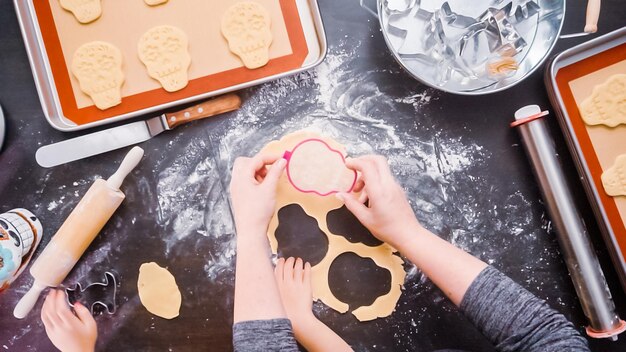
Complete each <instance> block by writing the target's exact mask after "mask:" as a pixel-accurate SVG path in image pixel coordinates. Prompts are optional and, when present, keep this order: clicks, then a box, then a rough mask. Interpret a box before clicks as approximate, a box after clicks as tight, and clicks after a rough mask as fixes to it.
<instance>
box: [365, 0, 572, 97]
mask: <svg viewBox="0 0 626 352" xmlns="http://www.w3.org/2000/svg"><path fill="white" fill-rule="evenodd" d="M361 6H363V7H365V8H366V9H367V10H368V11H369V12H370V13H372V14H374V15H375V16H376V17H378V19H379V21H380V26H381V29H382V33H383V37H384V38H385V42H386V43H387V46H388V47H389V49H390V51H391V53H392V55H393V56H394V58H395V59H396V60H397V61H398V62H399V63H400V65H401V66H402V67H403V68H404V69H406V71H407V72H409V74H411V75H412V76H413V77H414V78H416V79H417V80H418V81H420V82H422V83H424V84H426V85H428V86H431V87H433V88H436V89H440V90H443V91H446V92H450V93H455V94H463V95H480V94H488V93H494V92H498V91H501V90H504V89H506V88H509V87H512V86H514V85H516V84H518V83H519V82H521V81H522V80H523V79H524V78H526V77H527V76H529V75H530V74H531V73H533V72H534V71H535V70H536V69H538V68H539V66H540V65H541V64H542V63H543V62H544V60H545V59H546V58H547V57H548V54H549V52H550V51H551V50H552V48H553V47H554V45H555V44H556V41H557V40H558V38H559V33H560V31H561V27H562V25H563V17H564V13H565V1H564V0H508V1H506V0H475V1H465V0H448V1H437V0H430V1H427V0H378V1H376V0H361ZM493 67H496V68H497V69H495V70H494V69H493Z"/></svg>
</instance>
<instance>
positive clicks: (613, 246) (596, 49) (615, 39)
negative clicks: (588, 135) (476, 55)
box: [545, 27, 626, 292]
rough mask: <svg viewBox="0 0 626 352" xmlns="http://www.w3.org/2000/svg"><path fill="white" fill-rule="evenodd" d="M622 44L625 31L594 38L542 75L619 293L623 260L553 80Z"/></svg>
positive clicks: (625, 279)
mask: <svg viewBox="0 0 626 352" xmlns="http://www.w3.org/2000/svg"><path fill="white" fill-rule="evenodd" d="M625 42H626V27H623V28H621V29H618V30H616V31H613V32H611V33H608V34H606V35H604V36H601V37H598V38H595V39H593V40H590V41H588V42H585V43H583V44H580V45H578V46H575V47H573V48H570V49H568V50H566V51H564V52H562V53H560V54H558V55H557V56H556V57H554V58H553V59H552V61H551V62H550V64H549V66H548V67H547V69H546V72H545V83H546V87H547V88H548V93H549V96H550V101H551V103H552V105H553V107H554V108H555V109H556V110H557V114H558V116H559V119H558V121H559V124H560V125H561V130H562V131H563V135H564V136H565V138H566V140H567V142H568V143H567V144H568V147H569V150H570V154H571V155H572V158H573V159H574V162H575V164H576V168H577V169H578V173H579V174H580V176H581V179H582V181H583V182H582V183H583V186H584V188H585V191H586V193H587V198H588V200H589V203H590V204H591V206H592V209H593V211H594V215H595V218H596V220H597V222H598V226H599V227H600V232H601V233H602V237H603V239H604V242H605V244H606V245H607V247H609V253H610V255H611V259H612V261H613V264H614V266H615V268H616V269H617V272H618V275H619V277H620V281H621V284H622V288H623V290H624V291H625V292H626V260H625V258H624V255H623V253H622V251H626V248H621V247H620V245H619V243H618V240H617V238H616V235H615V231H614V230H613V228H612V226H611V221H610V219H609V217H608V215H607V213H606V210H605V205H604V204H603V203H602V201H601V200H600V199H601V198H600V194H599V191H598V189H597V187H596V185H595V182H594V181H593V176H592V174H591V170H589V167H588V165H587V160H586V158H585V154H584V153H583V150H582V147H581V145H580V143H579V142H578V138H577V136H576V134H575V131H574V128H573V126H572V124H571V118H570V116H569V113H568V112H567V108H566V107H565V103H564V101H563V97H562V95H561V92H560V89H559V86H558V83H557V79H556V76H557V74H558V72H559V70H561V69H563V68H565V67H567V66H569V65H572V64H574V63H576V62H579V61H581V60H584V59H587V58H589V57H592V56H594V55H597V54H599V53H601V52H604V51H607V50H610V49H612V48H615V47H617V46H619V45H622V44H624V43H625Z"/></svg>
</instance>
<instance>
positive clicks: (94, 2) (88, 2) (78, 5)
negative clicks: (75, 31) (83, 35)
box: [59, 0, 102, 24]
mask: <svg viewBox="0 0 626 352" xmlns="http://www.w3.org/2000/svg"><path fill="white" fill-rule="evenodd" d="M100 1H101V0H59V3H60V4H61V7H62V8H64V9H65V10H67V11H70V12H71V13H72V14H73V15H74V17H76V20H77V21H78V22H80V23H83V24H87V23H91V22H93V21H95V20H97V19H98V18H100V16H102V4H101V3H100Z"/></svg>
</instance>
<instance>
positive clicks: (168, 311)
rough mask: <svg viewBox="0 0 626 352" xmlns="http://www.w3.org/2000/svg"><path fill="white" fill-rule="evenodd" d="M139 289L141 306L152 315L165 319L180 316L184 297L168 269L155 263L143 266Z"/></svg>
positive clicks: (140, 273) (140, 271) (138, 283)
mask: <svg viewBox="0 0 626 352" xmlns="http://www.w3.org/2000/svg"><path fill="white" fill-rule="evenodd" d="M137 289H138V290H139V299H140V300H141V304H143V306H144V307H146V309H147V310H148V311H149V312H150V313H152V314H154V315H157V316H159V317H161V318H165V319H173V318H176V317H177V316H178V314H179V312H180V305H181V303H182V297H181V295H180V291H179V290H178V286H177V285H176V279H174V276H173V275H172V274H170V272H169V271H167V269H165V268H162V267H160V266H159V265H158V264H156V263H154V262H151V263H143V264H141V267H140V268H139V279H138V280H137Z"/></svg>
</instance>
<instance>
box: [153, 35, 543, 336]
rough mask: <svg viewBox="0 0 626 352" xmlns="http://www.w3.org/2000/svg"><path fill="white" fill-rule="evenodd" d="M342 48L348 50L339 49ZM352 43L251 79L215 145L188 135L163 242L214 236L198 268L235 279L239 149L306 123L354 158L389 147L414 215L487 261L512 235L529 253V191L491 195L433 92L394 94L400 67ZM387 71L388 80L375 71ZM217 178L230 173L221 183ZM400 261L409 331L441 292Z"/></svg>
mask: <svg viewBox="0 0 626 352" xmlns="http://www.w3.org/2000/svg"><path fill="white" fill-rule="evenodd" d="M348 46H350V47H352V48H354V49H350V50H344V49H342V48H344V47H348ZM359 47H360V46H359V45H358V44H357V45H356V46H355V45H354V43H350V45H347V44H345V43H343V44H341V45H339V46H338V48H337V47H336V48H334V49H331V51H330V52H329V55H328V57H327V59H326V60H325V61H324V62H323V63H322V64H321V65H320V66H319V67H318V68H316V69H315V70H313V71H311V72H305V73H301V74H298V75H295V76H292V77H288V78H284V79H281V80H279V81H276V82H273V83H269V84H265V85H263V86H260V87H257V88H254V89H253V90H252V92H251V94H250V95H249V96H247V97H244V101H245V103H244V105H243V107H242V108H241V109H240V110H239V111H238V112H237V113H236V114H234V116H231V117H230V119H229V120H227V121H224V122H223V124H224V125H222V126H220V128H216V129H215V130H211V131H209V132H208V133H209V139H208V140H209V141H210V146H207V145H206V144H205V143H204V142H197V141H196V142H194V141H192V142H190V143H189V145H188V146H187V147H186V148H185V154H184V155H180V157H179V158H178V159H177V160H176V161H175V162H173V163H172V165H171V166H170V167H168V168H167V169H166V170H165V171H163V172H162V173H161V174H160V181H159V183H158V190H157V193H158V198H159V209H160V210H159V219H158V221H159V224H160V225H162V226H163V227H164V228H167V229H171V231H172V233H170V234H165V235H164V241H165V243H166V246H167V248H168V250H169V249H170V248H172V247H173V246H175V245H176V244H177V243H179V242H181V241H184V240H185V239H186V238H188V237H189V236H208V237H210V238H211V239H212V241H213V242H214V244H213V250H212V251H211V252H210V253H209V256H208V257H209V259H208V260H207V262H206V263H205V265H204V271H205V274H206V277H207V278H208V279H209V280H211V281H214V282H220V283H229V284H231V285H232V284H233V283H232V281H226V279H227V278H232V276H233V273H234V258H235V237H234V228H233V227H234V226H233V224H232V218H231V215H230V211H229V208H228V206H229V205H228V202H227V201H226V194H225V193H226V192H225V190H226V189H227V187H226V186H227V185H228V183H229V182H230V176H229V175H228V172H227V170H230V168H231V166H232V164H233V162H234V159H235V158H236V157H237V156H251V155H253V154H255V153H256V152H258V151H259V150H260V149H261V148H262V147H263V146H264V145H265V144H267V143H268V142H270V141H272V140H275V139H279V138H280V137H281V136H283V135H285V134H288V133H291V132H294V131H297V130H300V129H307V130H311V131H314V132H318V133H320V134H322V135H325V136H329V137H331V138H334V139H336V140H338V141H339V142H341V143H343V144H345V145H346V147H347V148H348V152H349V154H350V155H352V156H358V155H363V154H367V153H377V154H383V155H386V156H387V157H388V158H389V161H390V164H391V166H392V169H393V171H394V173H395V174H396V176H397V178H398V180H399V181H400V183H401V184H402V185H403V186H404V187H405V189H406V190H407V194H408V197H409V200H410V202H411V204H412V206H413V208H414V209H415V211H416V214H417V216H418V218H419V219H420V221H421V222H422V223H423V224H424V225H425V226H426V227H427V228H429V229H431V230H432V231H434V232H435V233H437V234H439V235H440V236H442V237H443V238H445V239H447V240H449V241H451V242H452V243H454V244H455V245H457V246H459V247H461V248H463V249H466V250H468V251H470V252H471V253H473V254H475V255H478V256H479V257H481V258H482V259H484V260H486V261H487V262H489V263H490V264H497V263H499V262H500V261H502V260H503V259H505V258H506V257H507V256H508V255H510V253H509V251H510V250H511V248H510V247H511V246H510V245H509V244H510V243H511V241H512V240H518V239H519V240H521V241H524V242H525V243H528V246H527V250H528V253H522V254H518V255H521V256H529V257H530V256H537V255H538V256H541V255H542V253H545V252H544V251H543V250H544V249H539V248H536V246H534V245H533V238H534V236H536V233H537V231H536V230H537V229H534V228H532V219H533V218H532V211H531V210H532V205H531V204H530V203H529V202H528V201H527V200H526V199H525V198H524V196H523V195H522V194H521V193H520V192H516V193H513V194H510V196H509V197H508V199H506V202H504V203H502V202H500V203H495V201H494V199H496V197H492V196H491V195H490V192H489V190H491V192H497V191H500V190H497V189H494V186H493V185H492V184H491V183H492V182H493V180H492V179H491V178H490V173H489V171H488V169H487V167H486V163H487V162H488V160H489V158H490V155H489V153H488V152H487V151H486V150H485V149H484V148H483V147H482V146H481V145H478V144H476V143H475V142H474V141H472V140H467V138H466V137H464V136H462V135H450V133H449V132H447V131H441V130H438V129H436V127H435V126H437V124H436V123H435V122H433V121H432V120H431V118H430V116H429V115H428V110H429V108H430V104H431V103H432V102H433V101H436V100H437V94H438V93H437V92H436V91H433V90H432V89H429V88H424V87H422V86H420V85H417V84H416V85H415V88H413V89H407V90H406V92H405V95H403V96H399V95H398V93H397V90H394V89H396V84H395V81H394V78H393V75H394V74H398V73H393V72H389V71H388V70H384V69H379V68H376V67H372V68H371V69H369V70H367V69H366V70H363V68H356V67H354V66H355V64H354V60H353V58H354V57H355V56H358V55H357V52H358V48H359ZM386 75H392V77H391V78H389V77H387V78H385V79H383V80H381V79H380V78H381V76H386ZM381 81H382V82H388V83H386V84H381V83H380V82H381ZM399 126H402V128H401V127H399ZM407 126H408V127H407ZM209 147H210V148H212V149H216V150H218V152H219V153H218V154H219V155H218V158H217V159H216V160H212V159H207V158H205V156H204V155H205V154H203V151H204V150H205V149H206V148H209ZM217 170H220V171H219V172H218V171H217ZM219 175H227V176H226V177H223V176H222V177H223V179H221V180H220V176H219ZM198 195H201V197H198ZM497 199H503V197H497ZM503 214H504V215H503ZM494 243H497V244H498V245H494ZM529 253H530V255H529ZM538 253H539V254H538ZM407 270H408V275H407V281H406V289H405V295H403V298H401V303H400V306H403V305H406V307H409V308H407V309H405V312H403V313H398V314H400V316H401V315H404V314H408V315H409V317H410V318H409V319H407V320H406V321H412V326H411V327H409V329H410V330H413V331H416V330H418V329H419V327H420V323H421V322H422V321H423V320H425V319H427V318H428V316H429V314H432V312H431V311H430V310H429V309H427V308H424V307H423V308H421V309H414V308H412V307H413V304H414V303H412V302H415V300H416V299H417V297H419V296H420V295H422V294H428V295H429V296H428V297H430V299H431V301H433V302H444V301H445V299H444V297H443V295H442V294H441V293H440V292H439V291H437V290H436V289H433V286H432V284H431V283H430V282H429V281H428V280H427V279H426V278H425V277H424V276H423V275H421V273H420V272H419V270H417V268H416V267H415V266H412V265H408V266H407ZM529 284H531V283H529ZM532 284H537V286H539V285H541V284H542V283H541V282H534V283H532ZM415 295H417V296H415ZM422 299H424V298H422ZM407 302H409V303H407ZM437 305H442V306H445V304H443V303H442V304H437ZM400 306H399V307H400ZM434 309H438V308H434ZM443 309H448V310H449V309H452V308H445V307H444V308H443ZM315 310H316V312H317V313H318V314H320V315H322V316H323V315H324V314H326V313H327V312H328V308H327V307H324V306H323V305H316V308H315ZM405 331H406V330H405Z"/></svg>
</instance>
